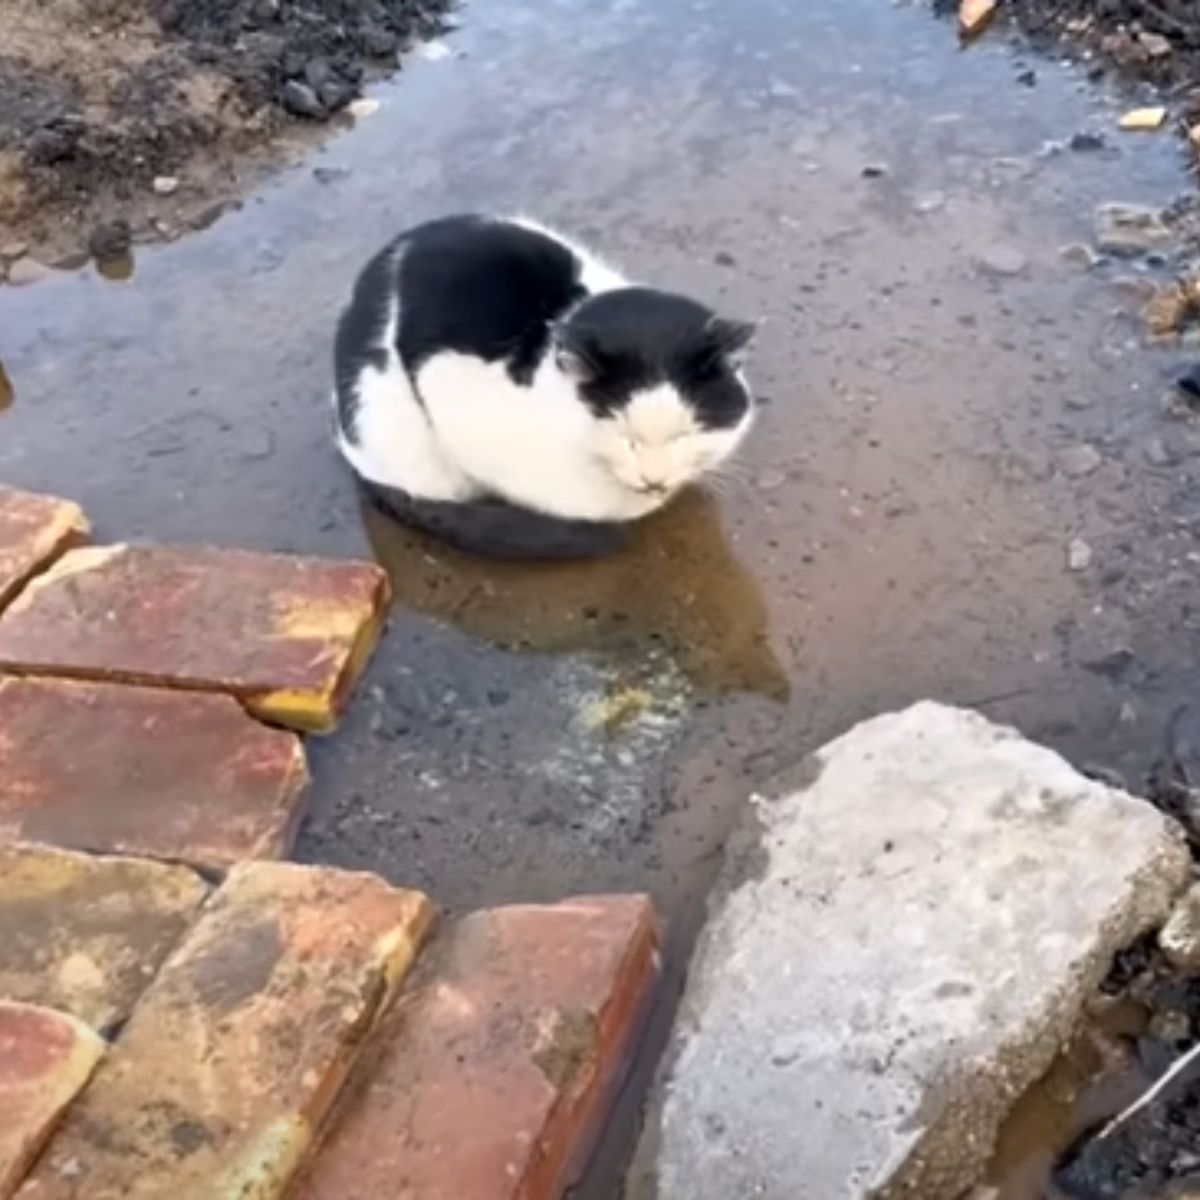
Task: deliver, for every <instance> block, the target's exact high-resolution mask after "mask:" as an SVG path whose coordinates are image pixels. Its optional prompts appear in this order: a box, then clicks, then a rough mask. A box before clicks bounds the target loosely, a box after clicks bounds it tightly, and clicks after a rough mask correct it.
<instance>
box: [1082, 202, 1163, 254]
mask: <svg viewBox="0 0 1200 1200" xmlns="http://www.w3.org/2000/svg"><path fill="white" fill-rule="evenodd" d="M1095 229H1096V245H1097V246H1098V247H1099V248H1100V250H1101V251H1103V252H1104V253H1105V254H1124V255H1137V254H1146V253H1148V252H1150V251H1151V250H1161V249H1163V248H1165V247H1167V246H1169V245H1170V244H1171V242H1172V241H1173V237H1172V234H1171V231H1170V229H1169V228H1168V227H1167V225H1166V223H1165V222H1164V221H1163V219H1162V214H1161V213H1160V212H1159V211H1158V210H1157V209H1154V208H1150V207H1148V206H1147V205H1144V204H1118V203H1109V204H1101V205H1100V207H1099V208H1097V209H1096V216H1095Z"/></svg>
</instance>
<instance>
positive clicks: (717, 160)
mask: <svg viewBox="0 0 1200 1200" xmlns="http://www.w3.org/2000/svg"><path fill="white" fill-rule="evenodd" d="M448 44H449V46H450V48H451V50H452V51H453V53H452V54H451V55H449V56H446V57H442V58H439V59H436V60H435V59H434V58H430V59H428V60H425V61H420V62H417V63H416V64H415V65H414V66H413V67H412V68H411V69H409V70H407V71H406V72H405V73H404V75H403V76H402V77H401V78H400V79H399V80H398V81H396V82H395V83H394V84H392V85H389V86H388V87H385V88H383V89H381V90H380V91H379V92H378V97H379V99H380V101H381V108H380V110H379V111H378V113H377V114H376V115H374V116H373V117H371V118H369V119H368V120H365V121H363V122H362V123H361V125H360V126H359V127H358V128H357V129H356V130H355V131H354V132H352V133H350V134H348V135H346V136H344V137H342V138H340V139H338V140H336V141H334V142H333V143H331V144H330V145H329V146H328V147H327V149H326V150H325V152H323V153H322V154H321V155H320V156H318V158H316V159H315V160H311V161H309V162H308V163H307V164H305V165H304V166H302V167H300V168H298V169H296V170H294V171H291V172H290V173H288V174H286V175H284V176H283V177H282V178H280V179H278V180H277V181H276V182H274V183H273V184H272V185H270V186H269V187H267V188H265V189H264V190H263V191H261V192H260V193H259V194H257V195H256V196H255V197H254V198H253V199H252V200H251V201H250V202H248V203H247V204H246V206H245V207H244V208H243V209H242V211H240V212H237V213H234V214H232V215H229V216H227V217H225V218H224V219H223V220H221V221H219V222H218V223H217V224H216V225H214V226H213V227H212V228H210V229H208V230H206V231H204V232H203V233H199V234H196V235H195V236H193V237H191V238H189V239H185V240H184V241H182V242H180V243H178V244H176V245H174V246H171V247H168V248H164V249H161V250H158V251H154V252H146V253H144V254H142V255H141V256H140V257H139V258H138V261H137V263H136V270H135V271H134V273H133V275H132V278H130V279H128V280H125V281H110V280H106V279H102V278H99V277H97V276H94V275H79V276H70V277H63V278H57V279H54V280H51V281H50V282H48V283H44V284H40V285H38V286H36V287H33V288H27V289H22V290H15V289H10V290H5V291H0V359H2V360H3V363H4V366H5V368H6V371H7V376H8V378H9V379H10V380H11V387H12V391H13V394H14V401H13V403H12V404H11V405H10V406H9V408H8V410H7V411H5V412H4V413H3V415H2V416H0V478H3V479H5V480H7V481H10V482H13V483H17V484H21V485H27V486H32V487H39V488H46V489H54V490H58V491H61V492H64V493H67V494H70V495H73V496H76V497H78V498H79V499H81V500H82V501H84V503H85V504H86V506H87V508H88V510H89V512H90V513H91V514H92V516H93V518H94V520H95V523H96V525H97V529H98V531H99V534H100V536H102V537H112V538H117V537H130V536H133V537H141V536H145V537H154V538H159V539H173V540H189V541H190V540H215V541H221V542H227V543H228V542H233V543H238V544H243V545H249V546H259V547H263V548H271V549H282V550H292V551H311V552H321V553H332V554H355V553H360V552H364V551H371V552H374V553H375V554H377V555H378V556H379V557H380V559H381V560H382V561H383V562H385V563H386V564H387V566H388V569H389V570H390V571H391V573H392V576H393V579H394V581H395V584H396V592H397V603H396V607H395V612H394V616H393V620H392V623H391V627H390V631H389V634H388V636H387V639H386V641H385V644H384V646H383V647H382V650H381V652H380V654H379V655H378V657H377V659H376V661H375V662H374V664H373V667H372V670H371V672H370V675H369V677H368V679H367V680H366V682H365V684H364V686H363V688H362V690H361V692H360V694H359V696H358V699H357V700H356V703H355V705H354V708H353V711H352V712H351V714H350V716H349V718H348V719H347V721H346V723H345V726H344V728H343V729H342V731H341V732H340V733H339V734H338V735H337V736H336V737H335V738H333V739H330V740H328V741H327V742H325V743H322V744H319V745H317V746H315V748H314V752H313V759H314V766H315V770H316V796H315V804H314V811H313V814H312V817H311V819H310V821H309V822H308V824H307V826H306V828H305V831H304V834H303V840H302V847H301V848H302V853H303V854H304V855H305V856H307V857H309V858H312V859H318V860H321V861H328V862H334V863H338V864H342V865H346V866H353V867H368V868H372V869H375V870H379V871H382V872H383V873H384V874H386V875H388V876H389V877H390V878H392V879H395V880H397V881H403V882H406V883H409V884H413V885H416V886H420V887H426V888H429V889H431V890H432V891H433V892H434V893H435V894H436V895H437V896H438V897H439V899H440V900H441V901H442V902H443V903H444V904H445V905H447V906H448V907H449V908H451V909H460V908H463V907H468V906H474V905H480V904H488V903H494V902H498V901H504V900H513V899H540V898H549V897H556V896H559V895H561V894H562V893H564V892H570V891H579V890H603V889H613V888H618V889H627V888H648V889H650V890H651V891H652V892H654V894H655V895H656V896H657V897H658V899H659V900H660V902H661V903H662V905H663V908H664V911H665V912H666V913H667V914H668V916H669V917H670V919H671V922H672V929H673V931H674V939H673V941H672V946H673V957H672V961H673V962H675V963H678V961H679V957H680V954H679V951H680V949H681V947H682V946H683V945H684V944H685V943H686V941H687V939H688V938H689V937H690V934H691V932H692V931H693V929H694V925H695V922H696V920H697V918H698V916H699V914H700V912H701V907H702V905H701V901H702V896H703V893H704V890H705V888H706V886H707V884H708V882H709V880H710V878H711V873H712V871H713V869H714V867H715V865H716V864H717V862H718V859H719V851H720V848H721V844H722V841H723V838H724V836H725V833H726V831H727V829H728V828H729V825H730V823H731V821H733V820H734V819H735V818H736V816H737V814H738V811H739V809H740V807H741V804H742V802H743V799H744V797H745V795H746V794H747V792H748V791H749V790H750V789H751V788H752V787H753V786H755V785H756V784H758V783H760V782H762V781H764V780H766V779H767V778H769V777H770V775H771V774H772V772H773V771H775V770H777V769H778V768H780V767H781V766H783V765H785V764H786V763H788V762H790V761H792V760H793V759H795V758H796V757H798V756H800V755H802V754H803V753H805V752H806V751H808V750H810V749H811V748H813V747H814V746H816V745H818V744H819V743H820V742H821V741H823V740H825V739H827V738H828V737H830V736H831V735H833V734H834V733H836V732H838V731H839V730H841V729H843V728H845V727H846V726H847V725H848V724H850V723H851V722H853V721H855V720H857V719H859V718H861V717H864V716H866V715H868V714H871V713H874V712H876V711H878V710H880V709H884V708H890V707H895V706H899V705H903V704H906V703H908V702H910V701H912V700H914V699H916V698H918V697H924V696H936V697H939V698H942V699H945V700H949V701H955V702H959V703H965V704H972V705H976V706H978V707H980V708H982V709H983V710H984V711H986V712H988V713H989V714H991V715H992V716H994V717H997V718H999V719H1003V720H1006V721H1013V722H1015V723H1016V724H1018V725H1019V726H1020V727H1021V728H1023V729H1024V730H1025V731H1026V732H1028V733H1029V734H1031V735H1032V736H1034V737H1037V738H1041V739H1043V740H1046V741H1049V742H1050V743H1052V744H1054V745H1056V746H1058V747H1060V748H1061V749H1062V750H1063V751H1064V752H1066V753H1067V754H1069V755H1070V756H1071V757H1072V758H1073V759H1075V760H1076V761H1079V762H1082V763H1098V764H1103V765H1106V766H1109V767H1112V768H1116V769H1118V770H1121V771H1124V772H1126V773H1127V775H1128V776H1129V777H1130V778H1131V780H1133V781H1135V782H1136V781H1137V779H1138V777H1139V776H1140V774H1141V772H1142V771H1143V770H1144V769H1145V766H1146V765H1147V763H1148V761H1149V760H1150V759H1151V758H1152V757H1153V755H1154V753H1155V752H1156V750H1157V747H1158V742H1159V739H1160V731H1161V729H1162V727H1163V725H1164V722H1165V719H1166V716H1167V714H1169V713H1170V711H1171V710H1172V709H1173V707H1174V706H1175V705H1176V704H1177V703H1178V702H1179V700H1180V699H1181V697H1183V696H1184V695H1185V694H1186V692H1187V689H1188V687H1189V686H1190V684H1191V682H1192V680H1193V679H1194V669H1195V646H1196V633H1197V629H1198V627H1200V615H1198V614H1197V612H1196V610H1195V600H1194V596H1195V589H1194V586H1193V582H1192V581H1193V579H1194V576H1195V571H1196V562H1197V559H1198V554H1197V548H1198V547H1197V542H1196V540H1195V539H1196V534H1197V532H1200V483H1198V464H1200V459H1197V458H1196V457H1195V456H1196V454H1197V452H1200V436H1198V435H1197V434H1196V432H1195V431H1194V430H1191V429H1189V428H1188V427H1186V426H1184V425H1180V424H1178V423H1173V422H1172V421H1171V420H1170V419H1169V418H1168V417H1166V416H1165V415H1164V414H1163V411H1162V408H1161V405H1160V397H1161V393H1162V391H1163V386H1164V385H1163V381H1164V379H1166V378H1168V377H1169V374H1170V371H1171V370H1172V368H1173V367H1174V365H1175V361H1176V360H1175V359H1174V358H1172V357H1170V356H1166V355H1164V354H1163V352H1154V353H1151V352H1148V351H1145V350H1143V349H1142V348H1141V347H1140V345H1139V331H1138V329H1137V324H1136V322H1135V321H1133V320H1131V319H1130V318H1129V316H1128V314H1127V312H1125V310H1124V307H1123V306H1124V305H1125V304H1127V301H1126V300H1123V299H1122V295H1121V293H1120V290H1119V289H1118V288H1114V287H1113V286H1112V285H1111V282H1110V281H1109V279H1108V277H1107V275H1106V272H1104V271H1101V272H1100V273H1098V274H1097V273H1092V274H1091V275H1085V274H1082V273H1080V272H1079V271H1078V270H1077V269H1075V268H1072V267H1070V266H1068V265H1067V264H1066V263H1065V262H1064V261H1063V260H1062V259H1061V258H1060V256H1059V253H1058V251H1059V248H1060V247H1061V246H1062V245H1063V244H1064V243H1066V242H1071V241H1077V240H1079V239H1081V238H1083V237H1084V236H1086V234H1087V232H1088V230H1089V227H1090V214H1091V211H1092V209H1093V207H1094V205H1095V204H1097V203H1098V202H1101V201H1105V200H1111V199H1128V200H1139V199H1145V200H1157V201H1162V200H1165V199H1166V198H1167V197H1168V196H1169V195H1170V194H1171V193H1172V192H1173V191H1174V190H1176V189H1177V188H1179V187H1180V186H1182V183H1183V176H1182V170H1181V167H1180V164H1179V163H1178V162H1177V159H1176V155H1175V150H1174V148H1173V146H1172V145H1171V144H1170V143H1169V142H1168V141H1166V140H1163V139H1157V138H1125V139H1124V140H1120V141H1119V142H1118V141H1114V146H1113V148H1112V149H1110V150H1109V151H1107V152H1101V153H1087V154H1085V153H1076V152H1072V151H1069V150H1061V148H1060V145H1059V144H1060V143H1062V142H1063V141H1064V140H1065V139H1068V138H1070V136H1071V135H1072V134H1073V133H1075V132H1077V131H1080V130H1086V129H1093V128H1102V129H1109V128H1111V127H1112V125H1113V124H1114V112H1115V111H1116V106H1117V104H1118V98H1116V97H1112V96H1107V95H1104V94H1101V93H1098V92H1096V91H1095V90H1094V89H1092V88H1090V87H1089V86H1088V85H1087V84H1086V83H1085V82H1084V80H1083V79H1082V77H1080V76H1078V75H1076V74H1074V73H1072V71H1071V70H1069V69H1067V68H1064V67H1060V66H1058V65H1055V64H1052V63H1048V62H1044V61H1040V60H1032V59H1022V58H1021V56H1020V54H1019V52H1017V51H1016V50H1014V49H1013V48H1011V47H1009V46H1007V45H1005V44H1004V40H1003V38H1001V37H995V38H993V39H992V40H991V42H990V43H989V44H987V45H984V46H979V47H976V48H974V49H972V50H971V51H969V52H965V53H963V52H960V51H959V50H958V49H957V47H956V46H955V44H954V42H953V38H952V34H951V31H950V29H949V28H948V27H947V26H946V25H945V24H944V23H941V22H939V21H936V20H934V19H933V18H932V17H931V16H930V15H929V13H928V12H927V11H926V10H925V9H924V8H905V7H890V6H889V5H888V4H887V3H885V2H884V0H838V2H837V3H833V2H832V0H830V2H828V3H808V4H793V3H788V2H785V0H746V2H744V3H742V4H739V5H729V4H724V3H720V2H719V0H694V2H688V0H653V2H651V0H612V2H600V0H597V2H595V3H591V4H588V5H579V4H570V3H566V2H565V0H560V2H557V3H556V2H555V0H510V2H508V3H504V4H498V3H493V4H486V3H478V4H476V5H474V6H473V7H471V8H469V9H468V10H466V12H465V13H464V29H463V30H462V32H460V33H459V34H457V35H455V36H454V37H452V38H451V39H450V41H449V43H448ZM1028 69H1033V70H1035V72H1036V79H1035V81H1034V86H1029V77H1028V76H1025V79H1024V81H1022V79H1021V76H1022V75H1023V73H1024V72H1025V71H1026V70H1028ZM476 206H485V207H489V208H500V209H510V208H522V209H526V210H531V211H534V212H536V213H537V214H538V215H539V216H541V217H542V218H543V219H545V220H548V221H551V222H557V223H559V224H561V225H563V226H565V227H567V228H569V229H571V230H573V231H575V232H576V233H579V234H582V235H583V236H585V237H589V238H591V239H592V240H593V241H594V242H595V243H596V244H597V245H598V246H599V247H600V248H602V249H603V250H604V251H606V252H607V254H608V255H609V256H611V257H612V258H614V259H616V260H617V261H618V262H621V263H623V264H624V265H626V267H627V268H628V269H630V270H631V271H632V272H633V273H636V274H640V275H642V276H644V277H648V278H650V279H652V280H655V281H659V282H661V283H664V284H667V285H672V286H675V287H679V288H684V289H689V290H692V291H694V292H696V293H697V294H698V295H700V296H703V297H707V298H709V299H710V300H712V301H713V302H714V303H716V304H717V305H719V306H720V307H722V308H723V309H725V310H727V311H728V312H729V313H731V314H733V315H742V316H759V317H763V318H764V319H765V325H764V328H763V332H762V336H761V342H760V345H759V347H758V353H757V359H756V364H755V370H754V380H755V383H756V384H757V385H758V387H759V389H760V390H761V392H762V393H763V394H764V396H766V397H767V398H768V399H769V400H770V403H769V404H768V405H767V407H766V408H765V411H764V418H763V421H762V424H761V427H760V429H759V430H758V432H757V434H756V436H755V438H754V441H753V444H752V446H751V448H750V450H749V452H748V453H747V455H746V457H745V459H744V460H743V462H742V463H741V465H740V467H739V468H738V471H737V473H736V478H732V479H730V480H727V481H724V482H723V483H722V485H721V487H720V488H719V489H718V490H717V492H716V494H714V495H710V496H708V497H703V496H695V497H691V498H689V499H688V500H687V501H685V502H683V503H681V504H679V505H678V506H677V507H676V508H675V509H674V510H673V511H671V512H669V513H666V514H663V515H662V516H660V517H658V518H657V519H655V520H654V521H652V522H649V523H647V525H646V526H645V528H644V529H642V530H641V531H639V536H638V538H637V540H636V544H635V545H634V547H633V548H632V549H631V550H630V551H629V552H628V553H627V554H626V555H624V556H623V557H621V558H619V559H616V560H614V561H611V562H607V563H596V564H590V565H583V566H561V567H554V568H538V569H524V568H517V567H507V568H497V567H495V566H492V565H484V564H480V563H475V562H470V561H466V560H464V559H461V558H459V557H457V556H455V555H453V554H451V553H449V552H447V551H446V550H444V549H442V548H439V547H436V546H433V545H431V544H428V543H425V542H422V541H420V540H418V539H416V538H413V537H411V536H409V535H407V534H405V533H403V532H401V531H399V530H397V529H395V528H393V527H391V526H389V525H388V523H387V522H385V521H382V520H380V519H377V518H374V517H371V516H367V517H366V518H365V519H364V515H363V514H362V513H361V512H360V510H359V507H358V504H357V501H356V498H355V494H354V491H353V489H352V487H351V486H350V484H349V481H348V480H347V478H346V476H345V474H344V473H343V471H342V470H341V468H340V466H339V464H338V462H337V461H336V460H335V458H334V456H333V455H332V453H331V452H330V450H329V447H328V445H327V429H326V411H325V396H326V392H327V388H328V372H327V358H328V345H329V335H330V327H331V322H332V320H333V316H334V312H335V310H336V308H337V305H338V303H339V302H340V299H341V297H342V295H343V293H344V291H345V289H346V287H347V286H348V284H349V282H350V280H351V278H352V276H353V274H354V272H355V270H356V268H357V267H358V266H359V265H360V263H361V261H362V260H363V259H364V257H365V256H366V255H367V254H368V253H369V252H370V251H371V250H372V249H373V248H374V247H375V246H376V244H377V243H378V242H379V241H380V240H382V239H383V238H384V237H386V236H387V235H388V234H390V233H391V232H393V231H394V230H395V229H396V228H398V227H399V226H401V225H402V224H404V223H407V222H410V221H414V220H417V219H419V218H422V217H426V216H429V215H432V214H435V213H440V212H444V211H446V210H453V209H464V208H471V207H476ZM1014 269H1015V270H1016V273H1009V272H1011V271H1013V270H1014ZM1118 273H1119V272H1115V271H1114V272H1111V274H1118ZM0 395H2V393H0ZM3 407H4V400H3V399H2V398H0V408H3ZM1083 442H1090V443H1092V444H1094V445H1095V446H1096V447H1097V448H1098V449H1099V450H1100V452H1101V455H1102V459H1103V461H1102V464H1101V465H1100V466H1099V467H1098V469H1097V470H1095V471H1094V472H1093V473H1091V474H1088V475H1086V476H1084V477H1078V478H1076V477H1071V476H1068V475H1066V474H1064V473H1063V472H1062V471H1061V470H1060V469H1059V466H1058V465H1057V464H1058V455H1059V454H1060V453H1061V452H1062V451H1063V450H1065V449H1069V448H1071V447H1076V446H1078V445H1079V444H1081V443H1083ZM1075 538H1082V539H1084V540H1085V541H1086V542H1087V543H1088V546H1089V547H1090V549H1091V552H1092V563H1091V565H1090V567H1089V568H1088V569H1087V570H1084V571H1079V572H1071V571H1069V570H1068V569H1067V547H1068V544H1069V543H1070V542H1071V540H1072V539H1075ZM966 866H968V867H969V864H966ZM597 1194H602V1193H597Z"/></svg>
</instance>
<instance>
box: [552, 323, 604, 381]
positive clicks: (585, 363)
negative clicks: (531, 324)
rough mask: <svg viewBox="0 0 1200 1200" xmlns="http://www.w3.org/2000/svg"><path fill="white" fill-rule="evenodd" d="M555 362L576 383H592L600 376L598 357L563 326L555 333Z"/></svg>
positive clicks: (581, 340)
mask: <svg viewBox="0 0 1200 1200" xmlns="http://www.w3.org/2000/svg"><path fill="white" fill-rule="evenodd" d="M554 361H555V362H556V363H557V364H558V369H559V370H560V371H561V372H562V373H563V374H564V375H566V376H567V377H568V378H569V379H573V380H575V382H576V383H591V382H592V380H594V379H595V378H596V377H597V376H598V375H599V374H600V368H599V366H598V364H597V361H596V356H595V355H594V354H593V353H592V352H591V350H590V348H589V347H588V346H587V344H586V342H585V341H584V340H583V339H582V338H580V337H578V336H572V335H571V334H570V333H569V332H568V331H567V330H565V329H563V328H562V327H561V326H560V327H559V328H558V329H556V330H555V332H554Z"/></svg>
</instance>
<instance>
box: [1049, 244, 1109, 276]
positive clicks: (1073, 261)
mask: <svg viewBox="0 0 1200 1200" xmlns="http://www.w3.org/2000/svg"><path fill="white" fill-rule="evenodd" d="M1058 254H1059V257H1060V258H1061V259H1062V260H1063V262H1065V263H1066V264H1067V266H1069V267H1078V268H1079V269H1080V270H1082V271H1087V270H1090V269H1091V268H1092V267H1094V266H1095V265H1096V264H1097V263H1098V262H1099V261H1100V255H1098V254H1097V253H1096V252H1095V250H1093V249H1092V248H1091V246H1089V245H1088V244H1087V243H1086V242H1072V243H1071V245H1069V246H1064V247H1063V248H1062V249H1061V250H1060V251H1059V252H1058Z"/></svg>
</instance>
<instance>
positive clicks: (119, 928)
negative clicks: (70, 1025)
mask: <svg viewBox="0 0 1200 1200" xmlns="http://www.w3.org/2000/svg"><path fill="white" fill-rule="evenodd" d="M207 894H208V887H207V885H206V884H205V883H204V881H203V880H202V879H200V877H199V876H198V875H196V874H195V873H194V872H192V871H189V870H188V869H187V868H186V867H174V866H166V865H163V864H160V863H153V862H146V861H143V860H139V859H130V858H90V857H88V856H87V855H83V854H74V853H71V852H69V851H66V850H58V849H53V848H51V847H47V846H33V845H0V996H2V997H4V998H5V999H8V1000H18V1001H23V1002H25V1003H28V1004H42V1005H46V1006H47V1007H50V1008H56V1009H61V1010H62V1011H64V1012H67V1013H70V1014H71V1015H72V1016H75V1017H77V1018H79V1019H80V1020H81V1021H84V1022H86V1023H87V1024H88V1025H90V1026H92V1027H93V1028H94V1029H98V1030H100V1031H101V1032H106V1031H108V1030H109V1029H111V1028H113V1027H115V1026H117V1025H119V1024H120V1023H121V1022H122V1021H124V1020H125V1018H126V1017H128V1016H129V1013H130V1012H131V1010H132V1009H133V1006H134V1004H135V1002H136V1001H137V999H138V997H139V996H140V995H141V994H142V992H143V991H144V990H145V989H146V986H147V985H148V984H149V982H150V980H151V979H153V977H154V974H155V972H156V971H157V970H158V968H159V965H160V964H161V963H162V961H163V959H165V958H166V956H167V955H168V954H169V953H170V951H171V950H172V948H173V947H174V945H175V943H176V942H177V941H178V940H179V939H180V937H181V936H182V935H183V933H184V932H185V931H186V929H187V928H188V926H189V925H190V924H191V922H192V920H193V919H194V917H195V915H196V912H197V910H198V909H199V908H200V905H201V904H202V903H203V901H204V898H205V896H206V895H207Z"/></svg>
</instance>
